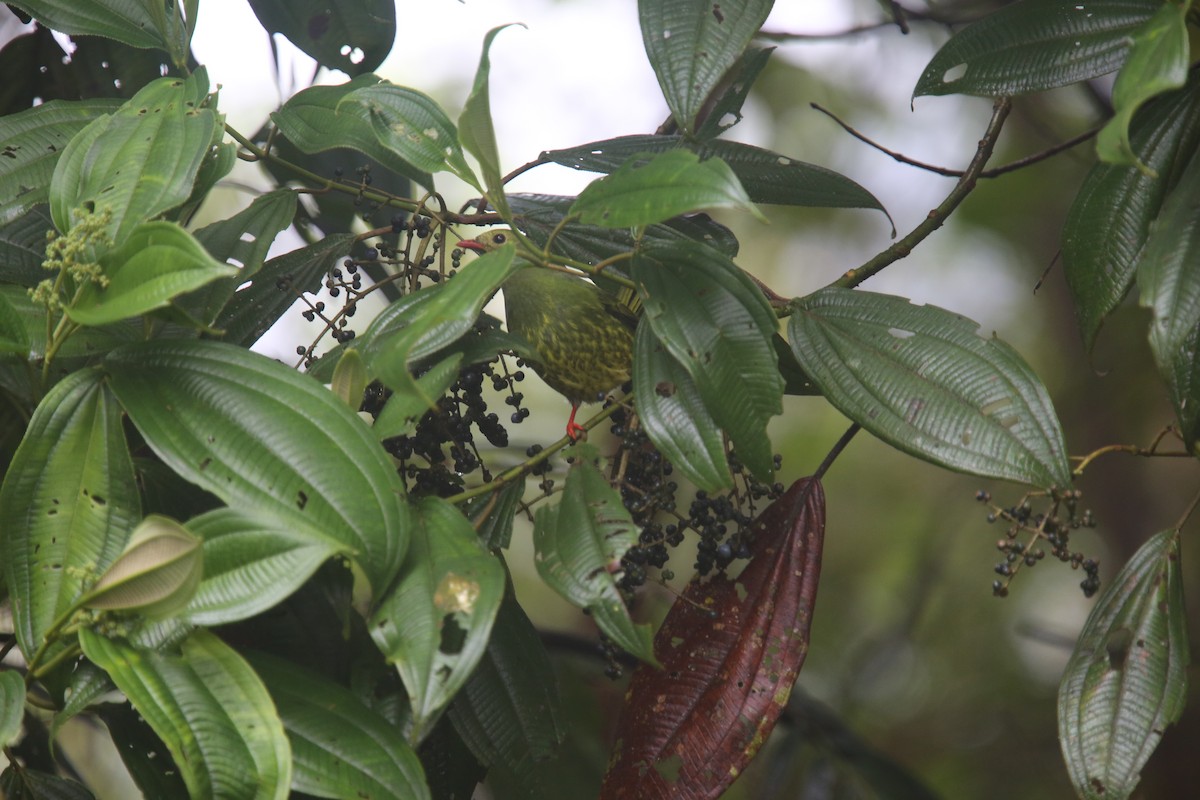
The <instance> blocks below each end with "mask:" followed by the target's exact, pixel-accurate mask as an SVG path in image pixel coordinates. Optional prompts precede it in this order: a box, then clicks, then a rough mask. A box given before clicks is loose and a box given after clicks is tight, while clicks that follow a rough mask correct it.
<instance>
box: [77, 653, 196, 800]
mask: <svg viewBox="0 0 1200 800" xmlns="http://www.w3.org/2000/svg"><path fill="white" fill-rule="evenodd" d="M82 668H84V669H89V670H93V671H95V672H98V673H99V674H100V676H101V677H102V678H103V679H104V684H105V691H104V694H109V693H111V692H113V691H114V690H115V688H116V687H114V686H113V682H112V681H111V680H109V679H108V675H107V674H106V673H105V672H104V671H102V670H101V669H100V668H99V667H97V666H96V665H95V664H90V663H87V662H84V664H83V667H82ZM72 699H74V697H73V696H72ZM92 710H93V711H94V712H95V714H96V716H97V717H98V718H99V719H100V720H101V721H102V722H103V723H104V727H105V728H107V729H108V734H109V735H110V736H111V737H112V740H113V741H114V742H119V743H120V745H119V746H118V747H117V753H118V754H119V755H120V756H121V761H122V762H124V764H125V768H126V769H127V770H129V776H130V777H131V778H133V781H134V783H136V784H137V787H138V788H139V789H141V791H142V796H143V797H187V794H188V790H187V786H186V785H184V782H183V777H182V776H181V775H180V772H179V770H178V769H176V767H175V762H174V760H173V759H172V757H171V751H170V750H169V749H168V748H167V745H166V744H165V743H164V742H163V740H162V739H160V738H158V734H156V733H155V732H154V729H153V728H151V727H150V725H149V724H148V723H147V722H146V720H145V719H144V718H143V717H142V715H141V714H139V713H138V712H137V710H136V709H135V708H133V706H131V705H129V704H128V703H125V702H122V703H113V702H108V703H99V704H97V705H96V706H95V707H93V709H92Z"/></svg>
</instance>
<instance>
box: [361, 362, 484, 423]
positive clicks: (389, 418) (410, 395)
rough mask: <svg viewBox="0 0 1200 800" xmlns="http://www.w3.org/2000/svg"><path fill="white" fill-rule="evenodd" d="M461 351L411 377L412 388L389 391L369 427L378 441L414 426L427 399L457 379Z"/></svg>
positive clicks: (427, 403)
mask: <svg viewBox="0 0 1200 800" xmlns="http://www.w3.org/2000/svg"><path fill="white" fill-rule="evenodd" d="M461 365H462V355H461V354H459V353H454V354H452V355H449V356H447V357H446V358H444V359H442V360H441V361H439V362H437V363H436V364H434V365H433V366H431V367H430V368H429V369H428V370H426V371H425V372H424V373H423V374H422V375H421V376H420V377H419V378H415V379H414V380H413V385H414V386H415V387H416V389H415V391H410V392H402V391H395V392H392V396H391V397H389V398H388V399H387V402H386V403H384V404H383V409H382V410H380V412H379V416H378V417H376V418H375V424H374V425H373V426H372V430H374V431H375V435H376V436H378V437H379V440H380V441H383V440H384V439H391V438H392V437H394V436H403V435H405V434H408V433H412V432H413V431H414V430H416V427H417V423H418V422H420V421H421V417H423V416H424V415H425V412H426V411H428V410H429V406H430V400H431V399H432V400H434V402H436V399H435V398H438V397H441V396H442V395H443V394H445V393H446V390H447V389H449V388H450V386H451V385H452V384H453V383H454V381H456V380H457V379H458V370H459V367H460V366H461Z"/></svg>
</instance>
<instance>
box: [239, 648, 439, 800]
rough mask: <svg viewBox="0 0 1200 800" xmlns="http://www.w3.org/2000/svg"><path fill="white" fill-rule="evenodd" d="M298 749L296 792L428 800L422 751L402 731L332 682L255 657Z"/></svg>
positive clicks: (270, 658) (272, 659) (284, 663)
mask: <svg viewBox="0 0 1200 800" xmlns="http://www.w3.org/2000/svg"><path fill="white" fill-rule="evenodd" d="M248 658H249V660H250V663H251V664H253V665H254V668H255V669H256V670H257V671H258V674H259V675H260V676H262V679H263V682H264V683H266V685H267V689H268V690H269V691H270V692H271V697H272V698H273V699H274V701H275V705H276V707H277V708H278V709H279V717H280V719H281V720H282V721H283V727H284V729H286V730H287V734H288V739H289V740H290V741H291V745H292V761H293V771H292V789H293V790H295V791H297V792H304V793H305V794H309V795H316V796H317V797H338V798H347V799H348V800H349V799H351V798H372V800H385V799H387V798H392V800H424V798H428V797H429V796H430V795H429V789H428V788H427V786H426V784H425V774H424V770H423V769H422V768H421V762H420V761H419V760H418V759H417V754H416V753H415V752H413V750H412V748H411V747H409V745H408V742H406V741H404V737H403V736H402V735H401V733H400V730H399V729H398V728H397V727H396V726H395V725H393V724H391V723H390V722H388V720H386V719H384V718H383V717H381V716H380V715H379V714H378V713H376V712H375V711H373V710H371V709H370V708H367V707H366V706H365V705H363V703H362V701H361V700H359V699H358V697H356V696H355V695H354V694H353V693H352V692H350V691H349V690H347V689H345V688H344V687H342V686H339V685H338V684H336V683H333V682H332V681H330V680H329V679H328V678H325V677H322V676H320V675H318V674H317V673H314V672H311V671H309V670H307V669H304V668H303V667H300V666H298V665H296V664H293V663H292V662H290V661H286V660H284V659H282V658H277V657H275V656H269V655H266V654H263V653H251V654H249V656H248Z"/></svg>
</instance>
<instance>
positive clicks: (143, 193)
mask: <svg viewBox="0 0 1200 800" xmlns="http://www.w3.org/2000/svg"><path fill="white" fill-rule="evenodd" d="M207 94H208V76H207V73H206V72H205V71H204V68H203V67H201V68H200V69H198V70H197V71H196V72H194V73H193V74H192V75H191V76H190V77H188V78H186V79H183V78H160V79H158V80H156V81H154V82H153V83H150V84H148V85H147V86H146V87H145V88H143V89H142V90H141V91H139V92H138V93H137V94H136V95H134V96H133V97H132V98H131V99H130V100H128V101H127V102H126V103H125V104H124V105H122V106H121V107H120V108H119V109H118V110H117V111H115V112H114V113H113V114H111V115H106V116H103V117H99V118H97V119H95V120H94V121H92V122H91V123H89V124H88V126H87V127H85V128H84V129H83V130H82V131H80V132H79V133H78V134H77V135H76V136H75V138H73V139H72V140H71V142H70V144H68V145H67V148H66V150H64V151H63V154H62V157H61V158H59V160H58V163H57V165H56V166H55V169H54V177H53V179H52V180H51V183H50V212H51V214H52V215H53V217H54V224H55V225H56V226H58V229H59V231H62V232H66V231H68V230H70V229H71V227H72V226H73V225H74V224H75V221H76V220H75V212H76V210H77V209H79V208H80V207H87V208H93V207H94V208H93V210H94V211H96V212H100V211H101V210H103V209H108V210H109V211H110V212H111V214H112V221H111V222H110V223H109V225H108V234H109V236H110V238H112V240H113V243H114V244H115V245H120V244H122V243H123V242H124V240H125V237H126V236H128V235H129V233H130V232H131V231H132V230H133V229H134V228H136V227H137V226H138V225H140V224H141V223H143V222H145V221H146V220H149V219H151V218H152V217H155V216H158V215H159V214H162V213H163V212H165V211H169V210H170V209H172V208H175V207H176V206H178V205H180V204H181V203H183V202H184V201H186V200H187V199H188V197H189V196H190V195H191V193H192V185H193V183H194V182H195V180H196V175H197V173H198V172H199V171H200V167H201V166H202V165H203V164H204V161H205V158H206V157H207V156H208V154H209V149H210V147H211V146H212V141H213V137H214V135H216V133H217V129H218V126H219V124H220V118H219V115H218V114H217V112H216V111H214V110H213V109H211V108H203V107H201V105H202V103H203V101H204V99H205V97H206V95H207Z"/></svg>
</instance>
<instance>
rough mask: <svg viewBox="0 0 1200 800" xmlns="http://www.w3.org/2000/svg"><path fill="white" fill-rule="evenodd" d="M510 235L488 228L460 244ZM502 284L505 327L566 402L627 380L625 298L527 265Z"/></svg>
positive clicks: (587, 398) (629, 328)
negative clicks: (529, 348) (526, 346)
mask: <svg viewBox="0 0 1200 800" xmlns="http://www.w3.org/2000/svg"><path fill="white" fill-rule="evenodd" d="M511 236H512V232H511V231H508V230H503V229H498V230H492V231H488V232H487V233H485V234H483V235H481V236H479V237H477V238H476V239H475V240H473V241H464V242H462V243H461V246H462V247H464V248H467V249H469V250H477V251H484V250H494V249H496V248H497V247H500V246H502V245H504V244H505V243H507V242H508V241H510V240H511ZM502 288H503V291H504V316H505V319H506V320H507V321H508V330H509V332H511V333H513V334H516V335H517V336H520V337H521V338H522V339H524V340H525V341H527V342H528V343H529V344H531V345H533V347H534V349H535V350H536V351H537V354H538V359H537V361H535V362H533V363H531V364H530V366H531V367H533V369H534V370H535V371H536V372H537V373H538V375H540V376H542V380H544V381H545V382H546V383H548V384H549V385H550V386H551V388H553V389H555V390H556V391H558V392H559V393H560V394H562V395H563V396H565V397H566V398H567V400H569V401H570V402H571V405H572V406H578V405H579V404H580V403H594V402H596V401H597V400H599V399H601V398H602V397H603V396H604V394H605V393H607V392H609V391H611V390H613V389H615V388H617V387H618V386H620V385H621V384H623V383H625V382H626V381H628V380H629V376H630V368H631V366H632V362H633V332H634V330H635V329H636V328H637V315H636V313H635V312H634V311H633V310H632V307H631V306H630V304H629V303H626V302H622V301H621V300H618V299H617V298H616V297H615V296H613V295H612V294H610V293H608V292H606V291H603V290H602V289H600V288H598V287H597V286H596V285H595V284H593V283H591V282H589V281H587V280H585V279H583V278H580V277H576V276H574V275H569V274H567V273H565V272H559V271H557V270H553V269H542V268H538V267H535V266H533V265H532V264H530V265H529V266H528V267H526V268H524V269H521V270H518V271H517V272H515V273H513V275H512V276H511V277H510V278H509V279H508V280H507V281H505V282H504V286H503V287H502ZM631 300H632V297H631ZM571 417H572V422H571V423H568V431H570V430H571V425H572V424H573V422H574V413H572V415H571Z"/></svg>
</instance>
